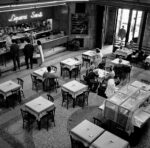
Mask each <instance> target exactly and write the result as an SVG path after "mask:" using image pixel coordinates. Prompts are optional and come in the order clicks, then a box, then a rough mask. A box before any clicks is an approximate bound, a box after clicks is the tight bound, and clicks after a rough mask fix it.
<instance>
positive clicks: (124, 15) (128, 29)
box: [116, 9, 143, 43]
mask: <svg viewBox="0 0 150 148" xmlns="http://www.w3.org/2000/svg"><path fill="white" fill-rule="evenodd" d="M142 14H143V12H142V11H138V10H130V9H118V16H117V26H116V39H117V40H121V39H120V35H119V31H120V29H121V28H122V27H124V29H125V37H124V38H123V42H125V43H127V42H130V41H131V40H133V41H134V42H135V43H138V39H139V35H140V25H141V20H142Z"/></svg>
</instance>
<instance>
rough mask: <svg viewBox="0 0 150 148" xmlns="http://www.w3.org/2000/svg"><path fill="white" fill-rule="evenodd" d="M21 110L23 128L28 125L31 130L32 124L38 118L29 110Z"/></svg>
mask: <svg viewBox="0 0 150 148" xmlns="http://www.w3.org/2000/svg"><path fill="white" fill-rule="evenodd" d="M20 111H21V115H22V120H23V128H25V126H27V128H28V129H29V130H30V126H31V125H32V124H33V123H34V122H35V121H36V118H35V117H34V116H33V115H31V114H30V113H29V112H27V111H25V110H23V109H22V108H21V109H20Z"/></svg>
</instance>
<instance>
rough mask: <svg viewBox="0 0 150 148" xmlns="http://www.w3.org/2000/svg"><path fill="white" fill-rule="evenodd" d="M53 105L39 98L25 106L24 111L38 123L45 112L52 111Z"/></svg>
mask: <svg viewBox="0 0 150 148" xmlns="http://www.w3.org/2000/svg"><path fill="white" fill-rule="evenodd" d="M54 107H55V106H54V103H53V102H51V101H49V100H47V99H45V98H44V97H42V96H40V97H38V98H36V99H34V100H32V101H29V102H28V103H26V104H25V109H26V110H27V111H28V112H30V113H31V114H32V115H34V116H35V117H36V119H37V120H38V121H40V119H41V118H42V117H43V116H44V115H45V114H46V112H47V111H50V110H52V109H54Z"/></svg>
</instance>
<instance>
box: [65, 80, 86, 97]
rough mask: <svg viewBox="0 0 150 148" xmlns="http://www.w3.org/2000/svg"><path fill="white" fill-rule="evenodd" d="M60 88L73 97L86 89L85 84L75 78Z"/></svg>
mask: <svg viewBox="0 0 150 148" xmlns="http://www.w3.org/2000/svg"><path fill="white" fill-rule="evenodd" d="M62 89H63V90H65V91H67V92H69V94H71V95H72V97H73V98H76V96H78V95H80V94H82V93H83V92H84V91H86V90H87V89H88V86H87V85H84V84H82V83H80V82H78V81H76V80H73V81H70V82H68V83H66V84H64V85H63V86H62Z"/></svg>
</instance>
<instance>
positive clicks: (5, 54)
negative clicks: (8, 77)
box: [0, 35, 68, 66]
mask: <svg viewBox="0 0 150 148" xmlns="http://www.w3.org/2000/svg"><path fill="white" fill-rule="evenodd" d="M37 40H40V41H41V43H42V47H43V50H44V49H50V50H51V48H53V47H56V46H59V45H61V44H65V43H66V44H67V42H68V36H67V35H66V36H61V35H53V37H51V38H50V39H48V38H47V37H45V38H40V39H37ZM37 40H34V43H33V45H34V48H35V49H36V46H37ZM25 45H26V42H24V43H20V44H19V49H20V56H22V55H23V48H24V46H25ZM9 55H10V51H7V50H6V48H4V47H3V48H0V58H1V60H0V63H1V64H5V66H6V62H7V60H8V59H10V56H9Z"/></svg>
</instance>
